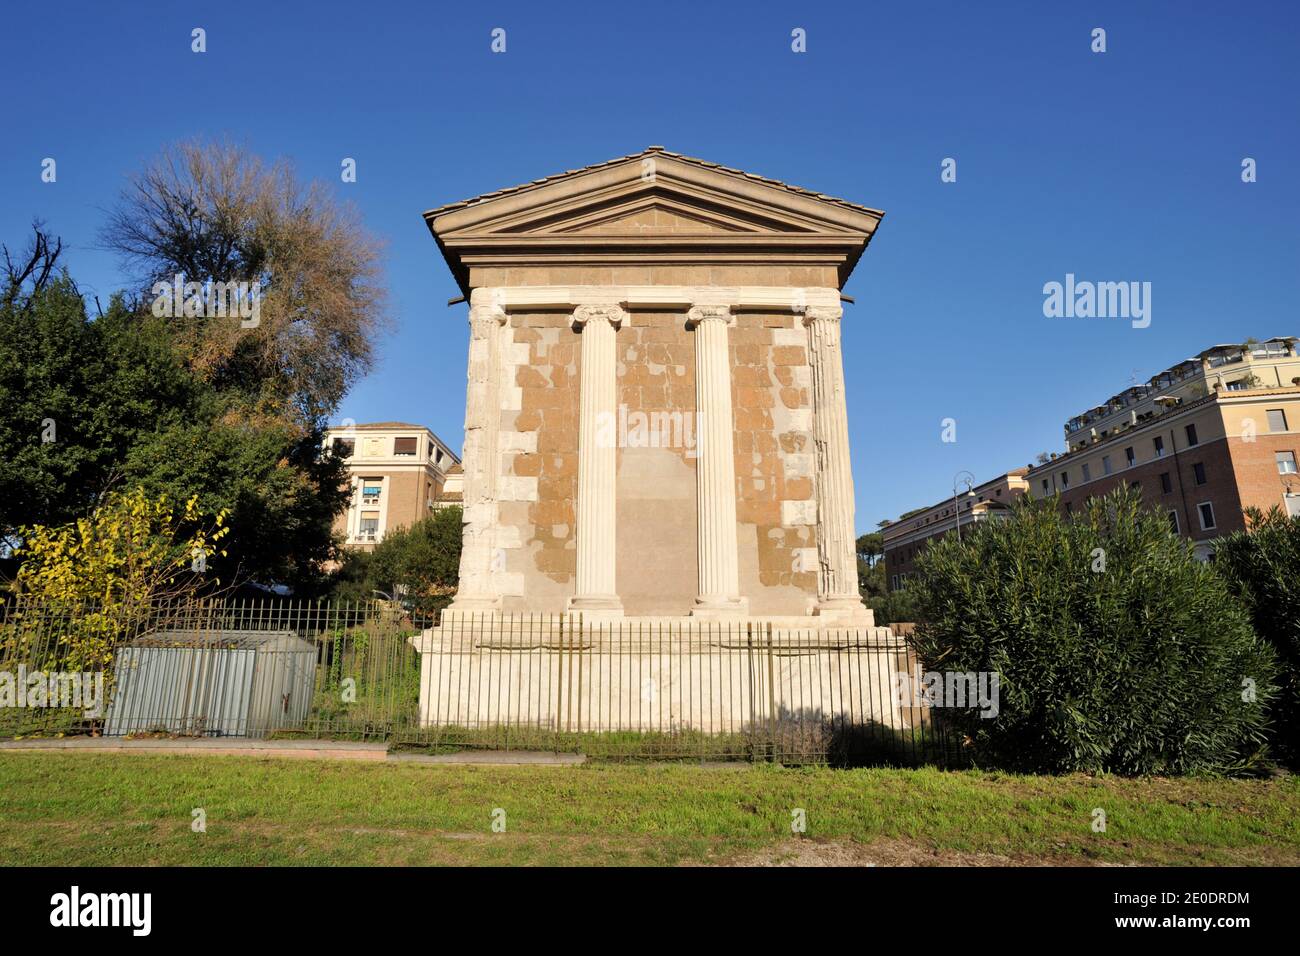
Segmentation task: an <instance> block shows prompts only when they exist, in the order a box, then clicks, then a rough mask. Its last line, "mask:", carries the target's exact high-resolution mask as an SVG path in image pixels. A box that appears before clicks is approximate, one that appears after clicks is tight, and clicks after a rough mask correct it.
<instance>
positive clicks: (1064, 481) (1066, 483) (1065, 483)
mask: <svg viewBox="0 0 1300 956" xmlns="http://www.w3.org/2000/svg"><path fill="white" fill-rule="evenodd" d="M1061 487H1062V488H1069V487H1070V473H1069V472H1068V471H1063V472H1061Z"/></svg>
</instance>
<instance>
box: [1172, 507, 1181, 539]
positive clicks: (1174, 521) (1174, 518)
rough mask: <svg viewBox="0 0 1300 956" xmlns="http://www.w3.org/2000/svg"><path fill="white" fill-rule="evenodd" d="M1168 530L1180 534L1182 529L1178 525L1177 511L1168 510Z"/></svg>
mask: <svg viewBox="0 0 1300 956" xmlns="http://www.w3.org/2000/svg"><path fill="white" fill-rule="evenodd" d="M1169 530H1170V531H1172V532H1173V533H1174V534H1182V530H1181V529H1180V528H1179V527H1178V512H1177V511H1171V512H1169Z"/></svg>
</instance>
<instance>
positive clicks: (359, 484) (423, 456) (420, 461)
mask: <svg viewBox="0 0 1300 956" xmlns="http://www.w3.org/2000/svg"><path fill="white" fill-rule="evenodd" d="M325 443H326V445H327V446H330V447H333V449H334V451H335V453H336V454H338V455H339V456H340V457H342V458H344V459H345V460H346V461H347V465H348V475H349V479H348V480H349V485H350V487H351V490H352V498H351V502H350V503H349V505H348V509H347V511H345V512H344V513H343V514H341V515H339V516H338V517H337V518H336V519H335V522H334V529H335V531H337V532H338V533H339V534H340V535H342V536H343V540H344V546H345V547H349V548H357V549H360V550H366V551H368V550H372V549H373V548H374V546H375V545H376V544H378V543H379V542H380V541H382V540H383V539H384V534H385V533H386V532H388V531H391V530H393V529H395V528H402V527H406V526H408V525H411V524H413V523H414V522H416V521H419V520H420V519H421V518H423V517H425V516H427V515H428V514H430V513H431V512H432V511H433V510H434V509H435V508H437V507H439V506H440V504H442V503H445V502H449V501H451V500H452V499H454V498H455V497H456V496H457V494H458V491H457V490H456V489H457V488H458V485H459V480H458V478H457V477H456V475H455V474H454V473H457V472H459V469H460V459H459V458H458V457H457V456H456V454H455V453H454V452H453V451H452V450H451V449H450V448H448V447H447V445H446V444H445V443H444V442H443V441H442V440H441V439H439V438H438V436H437V435H435V434H434V433H433V432H431V431H429V429H427V428H425V427H424V426H423V425H411V424H408V423H406V422H376V423H374V424H369V425H345V426H339V427H335V428H330V429H327V430H326V432H325Z"/></svg>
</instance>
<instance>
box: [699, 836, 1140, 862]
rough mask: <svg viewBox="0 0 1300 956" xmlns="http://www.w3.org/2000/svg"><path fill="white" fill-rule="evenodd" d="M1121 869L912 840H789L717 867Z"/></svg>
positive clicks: (1075, 860)
mask: <svg viewBox="0 0 1300 956" xmlns="http://www.w3.org/2000/svg"><path fill="white" fill-rule="evenodd" d="M1081 864H1082V865H1085V866H1120V865H1123V864H1113V863H1102V862H1099V861H1096V860H1080V859H1079V858H1077V857H1060V858H1057V857H1028V856H1016V857H1012V856H1003V855H1002V854H999V853H976V852H968V851H963V850H950V849H938V848H936V847H932V846H926V845H925V844H922V843H917V842H913V841H910V840H876V841H874V842H872V843H866V844H863V843H851V842H834V841H821V840H785V841H783V842H781V843H776V844H773V845H772V846H770V847H764V848H763V849H761V850H757V851H753V852H749V853H744V854H741V855H739V856H735V857H732V858H730V859H726V860H718V861H715V862H714V864H713V865H715V866H859V867H862V866H1078V865H1081Z"/></svg>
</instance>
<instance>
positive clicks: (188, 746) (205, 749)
mask: <svg viewBox="0 0 1300 956" xmlns="http://www.w3.org/2000/svg"><path fill="white" fill-rule="evenodd" d="M35 750H45V751H50V750H59V751H75V752H78V753H137V754H138V753H150V754H188V755H190V756H223V757H277V758H279V757H284V758H302V759H308V760H371V761H388V762H392V763H429V764H476V765H480V766H483V765H486V766H507V765H516V766H517V765H524V764H528V765H560V766H568V765H573V764H580V763H583V762H584V761H585V760H586V759H587V758H586V757H584V756H583V755H582V754H557V753H550V752H547V751H527V750H465V751H461V752H460V753H454V754H437V755H433V754H421V753H394V754H390V753H389V752H388V745H387V744H384V743H358V742H355V741H348V740H245V739H232V738H229V737H226V738H213V737H187V738H180V737H175V738H173V737H142V738H138V739H127V738H124V737H60V738H43V737H34V738H30V739H27V740H5V741H0V753H4V752H5V751H35Z"/></svg>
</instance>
